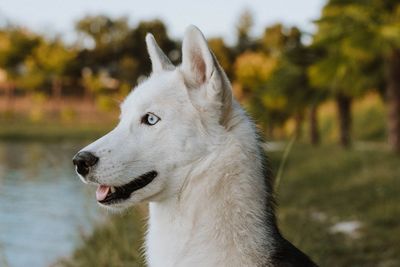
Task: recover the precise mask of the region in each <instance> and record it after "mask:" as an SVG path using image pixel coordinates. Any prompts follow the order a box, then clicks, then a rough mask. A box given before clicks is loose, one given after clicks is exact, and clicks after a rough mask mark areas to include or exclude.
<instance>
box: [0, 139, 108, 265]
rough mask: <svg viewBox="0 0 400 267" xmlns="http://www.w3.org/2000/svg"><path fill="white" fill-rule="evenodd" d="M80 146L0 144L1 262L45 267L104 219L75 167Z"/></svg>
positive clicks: (90, 190)
mask: <svg viewBox="0 0 400 267" xmlns="http://www.w3.org/2000/svg"><path fill="white" fill-rule="evenodd" d="M82 146H83V144H76V143H63V144H55V143H54V144H45V143H26V142H23V143H0V266H9V267H26V266H30V267H36V266H38V267H41V266H49V265H51V264H52V263H54V262H55V261H56V260H57V259H58V258H60V257H66V256H68V255H69V254H70V253H71V252H72V251H73V249H74V247H75V246H76V245H77V244H79V241H80V240H81V236H82V234H85V233H86V234H87V233H90V230H91V229H92V228H93V225H94V223H96V222H98V221H99V220H101V218H103V216H104V213H102V212H101V210H100V209H99V207H97V204H96V202H95V197H94V192H93V191H94V189H93V188H90V187H87V186H84V184H83V183H82V182H81V181H80V180H79V178H78V177H77V176H76V175H75V173H74V170H73V166H72V163H71V158H72V156H73V155H74V153H75V152H76V151H78V150H79V148H81V147H82Z"/></svg>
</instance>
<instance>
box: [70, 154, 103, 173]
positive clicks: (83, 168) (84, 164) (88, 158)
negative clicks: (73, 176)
mask: <svg viewBox="0 0 400 267" xmlns="http://www.w3.org/2000/svg"><path fill="white" fill-rule="evenodd" d="M98 161H99V158H98V157H96V156H95V155H93V154H92V153H90V152H87V151H81V152H78V153H77V154H76V155H75V156H74V158H73V159H72V162H73V163H74V165H75V167H76V171H77V172H78V173H79V174H80V175H82V176H85V175H87V174H88V173H89V171H90V168H91V167H93V166H94V165H96V163H97V162H98Z"/></svg>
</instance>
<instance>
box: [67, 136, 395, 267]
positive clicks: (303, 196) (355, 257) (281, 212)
mask: <svg viewBox="0 0 400 267" xmlns="http://www.w3.org/2000/svg"><path fill="white" fill-rule="evenodd" d="M374 149H375V150H373V151H372V150H371V151H357V150H343V149H341V148H338V147H336V146H322V147H319V148H313V147H311V146H308V145H299V144H295V145H294V147H293V150H292V151H291V153H290V154H289V157H288V161H287V163H286V165H285V168H284V171H283V176H282V180H281V181H280V184H279V187H278V192H277V198H278V203H279V206H278V210H277V211H278V219H279V225H280V228H281V230H282V232H283V234H284V235H285V236H286V237H287V238H288V239H289V240H290V241H292V242H293V243H294V244H296V245H297V246H298V247H300V248H301V249H302V250H303V251H305V252H306V253H307V254H309V255H310V256H311V257H312V258H313V259H314V260H315V261H316V262H317V263H318V264H319V265H320V266H327V267H329V266H332V267H341V266H342V267H349V266H350V267H357V266H360V267H361V266H362V267H369V266H371V267H372V266H373V267H376V266H381V267H391V266H393V267H394V266H400V256H399V255H400V245H399V244H400V219H399V218H400V204H399V203H400V157H399V156H396V155H394V154H392V153H390V152H387V151H386V150H385V148H384V147H382V148H380V147H374ZM269 154H270V157H271V162H272V164H273V168H274V170H275V172H276V170H277V168H278V165H279V163H280V160H281V157H282V152H273V153H272V152H271V153H269ZM141 218H142V217H141V216H139V215H138V213H137V212H131V213H129V214H126V215H125V216H120V215H117V216H115V217H113V218H112V219H111V220H110V222H109V223H107V224H105V225H103V226H101V227H99V228H97V229H96V231H95V232H94V234H93V235H92V236H90V237H88V238H85V239H84V240H83V243H82V246H80V247H79V248H78V249H77V250H76V252H75V253H74V254H73V255H72V257H71V259H70V260H68V261H66V262H64V265H65V266H74V267H75V266H87V267H90V266H143V262H142V259H141V258H140V253H139V251H140V250H139V247H140V245H141V243H142V230H143V223H142V219H141ZM350 220H357V221H360V222H361V224H362V226H361V228H360V230H359V235H358V236H356V237H351V236H348V235H345V234H338V233H331V232H330V230H329V229H330V227H332V226H333V225H334V224H336V223H338V222H341V221H350Z"/></svg>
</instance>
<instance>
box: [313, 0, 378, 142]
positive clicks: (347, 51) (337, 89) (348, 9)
mask: <svg viewBox="0 0 400 267" xmlns="http://www.w3.org/2000/svg"><path fill="white" fill-rule="evenodd" d="M353 2H356V1H343V0H336V1H330V2H329V3H328V4H327V5H326V6H325V7H324V9H323V12H322V17H321V19H320V20H318V21H317V25H318V32H317V34H316V35H315V36H314V43H313V46H314V47H316V48H317V49H319V50H321V51H323V56H322V57H321V58H320V59H319V60H318V61H317V62H315V63H314V64H313V65H312V66H311V67H310V69H309V77H310V80H311V83H312V85H313V86H314V87H316V88H320V89H322V90H325V91H327V92H329V93H330V94H331V95H332V96H333V97H334V98H335V99H336V103H337V108H338V115H339V126H340V143H341V144H342V145H343V146H344V147H349V146H350V144H351V139H350V136H351V103H352V99H354V98H355V97H359V96H360V95H362V94H363V93H365V92H366V91H367V90H370V89H371V88H372V87H373V86H374V85H376V84H377V81H378V80H379V79H377V73H380V72H379V71H377V69H376V68H374V67H375V66H376V56H375V55H374V54H373V53H369V52H367V51H368V50H369V49H372V47H370V48H368V49H367V47H369V46H374V45H373V44H372V43H371V42H370V40H369V39H368V35H369V34H367V31H369V30H366V29H369V28H370V25H369V24H368V22H369V21H370V20H372V19H373V17H372V16H371V14H366V13H365V12H364V11H362V9H360V8H359V7H358V6H357V5H354V4H353ZM357 2H359V1H357ZM374 12H375V11H374ZM362 27H365V28H366V29H361V28H362ZM371 66H374V67H372V68H371Z"/></svg>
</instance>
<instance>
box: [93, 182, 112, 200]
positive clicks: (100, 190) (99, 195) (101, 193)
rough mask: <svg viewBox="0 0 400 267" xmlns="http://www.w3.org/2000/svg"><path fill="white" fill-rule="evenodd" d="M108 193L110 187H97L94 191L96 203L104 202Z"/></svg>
mask: <svg viewBox="0 0 400 267" xmlns="http://www.w3.org/2000/svg"><path fill="white" fill-rule="evenodd" d="M108 191H110V187H109V186H106V185H99V187H97V190H96V199H97V201H102V200H104V199H105V198H106V197H107V195H108Z"/></svg>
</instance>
